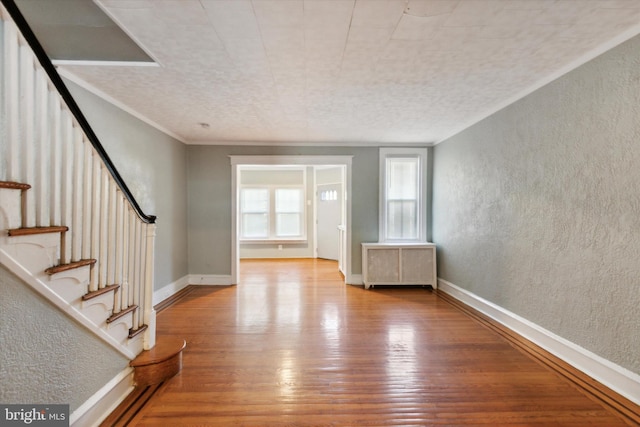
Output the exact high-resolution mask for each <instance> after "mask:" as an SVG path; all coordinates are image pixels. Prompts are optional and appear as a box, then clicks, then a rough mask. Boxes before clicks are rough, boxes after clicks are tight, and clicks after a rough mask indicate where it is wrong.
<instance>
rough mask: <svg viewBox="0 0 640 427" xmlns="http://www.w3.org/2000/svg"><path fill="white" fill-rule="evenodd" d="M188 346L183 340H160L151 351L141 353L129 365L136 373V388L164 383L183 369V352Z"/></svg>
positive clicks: (134, 375)
mask: <svg viewBox="0 0 640 427" xmlns="http://www.w3.org/2000/svg"><path fill="white" fill-rule="evenodd" d="M186 346H187V342H186V341H185V340H183V339H175V338H165V339H159V340H158V341H157V342H156V346H155V347H154V348H152V349H151V350H146V351H143V352H142V353H140V355H139V356H138V357H136V358H135V359H134V360H132V361H131V363H129V365H130V366H132V367H133V368H134V369H135V371H134V374H133V379H134V381H135V383H136V386H138V387H140V386H145V385H151V384H157V383H160V382H163V381H165V380H167V379H169V378H171V377H173V376H174V375H176V374H177V373H178V372H180V369H182V350H184V349H185V347H186Z"/></svg>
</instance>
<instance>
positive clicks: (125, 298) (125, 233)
mask: <svg viewBox="0 0 640 427" xmlns="http://www.w3.org/2000/svg"><path fill="white" fill-rule="evenodd" d="M130 218H131V213H130V209H129V205H128V204H125V206H124V213H123V218H122V294H121V299H122V303H121V305H122V309H123V310H124V309H125V308H127V307H129V248H130V246H131V236H130V234H129V230H130V227H129V222H130Z"/></svg>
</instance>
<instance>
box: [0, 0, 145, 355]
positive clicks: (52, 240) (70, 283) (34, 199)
mask: <svg viewBox="0 0 640 427" xmlns="http://www.w3.org/2000/svg"><path fill="white" fill-rule="evenodd" d="M1 1H2V5H1V6H0V18H1V19H0V54H1V55H2V60H1V61H0V64H1V65H0V76H1V77H2V82H1V86H0V95H2V96H1V97H0V100H1V103H0V130H1V131H0V159H2V160H1V161H0V196H1V197H0V230H2V231H1V232H0V234H1V235H0V262H1V263H2V264H3V265H5V266H6V267H7V268H8V269H9V270H11V271H12V272H13V273H15V274H16V275H18V276H19V277H21V278H22V279H23V280H24V281H26V282H27V283H28V284H29V285H31V287H32V288H34V289H35V290H37V291H38V292H40V293H41V294H42V295H43V296H45V297H46V298H48V299H49V301H51V302H52V303H53V304H55V305H56V306H58V307H59V308H60V309H62V310H64V311H65V312H66V313H67V314H69V315H70V316H72V317H73V318H75V319H76V320H78V321H79V322H80V323H81V324H83V325H85V326H86V327H87V328H89V329H90V330H92V331H93V332H94V333H95V334H97V335H98V336H99V337H100V338H102V339H103V340H105V341H106V342H107V343H109V344H110V345H112V346H113V347H114V348H116V349H117V350H118V351H120V352H121V353H122V354H124V355H125V356H126V357H128V358H129V359H134V358H135V357H136V356H137V355H138V354H139V353H140V352H141V351H142V350H143V349H151V348H153V347H154V345H155V311H154V309H153V306H152V295H153V268H154V266H153V261H154V251H153V246H154V240H155V217H154V216H150V215H146V214H145V213H144V212H143V211H142V210H141V208H140V206H139V205H138V203H137V202H136V200H135V198H134V197H133V195H132V194H131V192H130V191H129V189H128V188H127V186H126V184H125V183H124V181H123V180H122V177H121V176H120V175H119V173H118V171H117V170H116V168H115V166H114V165H113V163H112V162H111V160H110V159H109V156H108V155H107V153H106V152H105V150H104V148H103V147H102V145H101V144H100V141H98V138H97V136H96V135H95V133H94V132H93V130H92V129H91V127H90V125H89V123H88V122H87V120H86V119H85V117H84V115H83V114H82V111H81V110H80V108H79V107H78V105H77V104H76V103H75V101H74V99H73V97H72V96H71V94H70V93H69V91H68V89H67V88H66V86H65V85H64V82H63V81H62V79H61V78H60V76H59V75H58V73H57V71H56V70H55V68H54V67H53V65H52V64H51V61H50V60H49V58H48V57H47V55H46V53H45V52H44V50H43V48H42V46H41V45H40V43H39V42H38V40H37V39H36V38H35V36H34V35H33V32H32V31H31V29H30V28H29V26H28V24H27V23H26V21H25V20H24V18H23V17H22V15H21V13H20V11H19V9H18V8H17V7H16V5H15V4H14V3H13V0H1Z"/></svg>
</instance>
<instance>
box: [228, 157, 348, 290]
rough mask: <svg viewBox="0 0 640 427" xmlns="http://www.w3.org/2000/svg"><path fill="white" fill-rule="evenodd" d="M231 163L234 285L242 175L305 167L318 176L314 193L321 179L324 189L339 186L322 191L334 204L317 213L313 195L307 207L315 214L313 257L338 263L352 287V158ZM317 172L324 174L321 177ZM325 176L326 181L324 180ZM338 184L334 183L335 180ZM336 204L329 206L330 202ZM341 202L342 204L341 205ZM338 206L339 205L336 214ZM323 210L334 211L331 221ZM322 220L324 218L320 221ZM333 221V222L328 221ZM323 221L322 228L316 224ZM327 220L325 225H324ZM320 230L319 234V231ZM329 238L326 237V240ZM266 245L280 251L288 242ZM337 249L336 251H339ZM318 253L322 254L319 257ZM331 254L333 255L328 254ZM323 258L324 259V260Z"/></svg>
mask: <svg viewBox="0 0 640 427" xmlns="http://www.w3.org/2000/svg"><path fill="white" fill-rule="evenodd" d="M230 161H231V166H232V167H231V171H232V177H231V184H232V201H231V202H232V203H231V205H232V210H233V212H232V230H231V234H232V236H231V237H232V248H231V280H232V283H238V277H239V269H240V256H241V246H240V245H241V241H242V240H243V239H241V234H240V233H241V226H242V225H243V224H242V223H241V221H243V217H242V215H241V207H240V205H241V188H242V185H241V181H240V179H241V171H242V170H243V169H247V168H248V167H251V166H254V167H255V166H266V165H270V166H274V167H283V166H306V167H313V168H314V171H316V173H314V174H312V175H313V181H314V182H313V187H312V188H313V189H314V190H315V189H316V178H317V177H318V176H320V177H321V179H320V180H321V182H320V184H321V185H322V186H323V187H325V186H327V185H329V184H337V187H336V186H335V185H334V187H331V188H329V187H327V188H324V190H323V191H327V192H326V193H324V197H325V198H331V199H334V200H325V201H326V202H327V203H326V204H323V205H324V206H322V207H321V208H320V209H321V211H320V212H318V210H317V206H318V203H317V200H316V199H317V197H318V194H317V193H318V192H317V191H312V192H311V194H309V195H308V196H307V197H306V199H307V202H306V203H307V207H308V208H309V210H311V211H312V213H313V220H312V221H313V227H312V228H313V232H312V233H311V235H307V238H309V239H308V240H309V241H310V244H312V245H313V249H314V250H313V252H312V253H313V255H312V256H314V257H327V259H336V260H337V261H338V265H339V270H340V271H341V272H342V274H343V275H344V278H345V283H349V278H350V266H351V250H348V248H350V247H351V227H350V226H349V224H350V221H351V203H350V200H349V197H348V194H349V193H350V189H351V162H352V156H322V155H320V156H230ZM318 171H323V172H320V173H318ZM336 171H337V172H338V173H339V177H340V178H339V179H338V180H337V182H327V180H326V175H327V174H328V173H330V172H332V173H335V172H336ZM322 176H325V178H322ZM334 181H335V179H334ZM338 198H339V200H338ZM331 201H333V202H336V203H329V202H331ZM338 202H339V203H338ZM336 205H339V208H338V210H336V209H335V208H336ZM324 208H327V209H333V214H331V215H332V218H333V219H331V218H330V216H329V215H328V214H327V215H325V213H326V212H324V211H323V209H324ZM320 217H322V218H320ZM329 219H331V221H328V220H329ZM318 220H320V226H321V227H322V228H320V229H319V228H318V226H317V225H318V224H317V223H316V221H318ZM325 220H326V221H325ZM329 228H332V229H333V230H332V231H334V230H335V232H332V233H325V232H324V231H322V230H329ZM319 230H320V231H319ZM319 234H320V235H321V238H322V240H323V242H322V243H321V245H322V246H321V247H320V248H319V247H318V240H319V238H318V235H319ZM325 234H327V236H325ZM328 234H332V235H333V237H331V238H327V239H325V237H329V236H328ZM264 243H265V244H272V245H275V246H276V247H277V248H279V247H280V245H282V246H285V245H286V244H287V242H278V241H277V240H274V241H270V242H267V241H265V242H264ZM336 247H337V251H336ZM318 250H319V253H318ZM329 251H331V252H329ZM321 255H322V256H321Z"/></svg>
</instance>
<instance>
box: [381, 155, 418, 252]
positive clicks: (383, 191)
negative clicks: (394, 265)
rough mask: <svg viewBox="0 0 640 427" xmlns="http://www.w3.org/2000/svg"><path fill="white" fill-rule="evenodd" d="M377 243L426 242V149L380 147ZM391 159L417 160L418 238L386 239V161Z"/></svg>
mask: <svg viewBox="0 0 640 427" xmlns="http://www.w3.org/2000/svg"><path fill="white" fill-rule="evenodd" d="M379 156H380V157H379V161H380V164H379V186H378V189H379V199H378V201H379V206H378V233H379V234H378V241H379V242H389V243H423V242H426V241H427V149H426V148H391V147H382V148H380V152H379ZM393 157H413V158H418V206H417V209H418V217H417V221H416V223H417V226H418V233H417V234H418V237H417V238H415V239H389V238H387V215H388V212H387V194H386V193H387V159H388V158H393Z"/></svg>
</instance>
